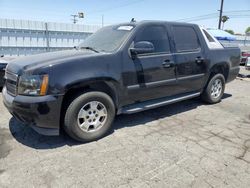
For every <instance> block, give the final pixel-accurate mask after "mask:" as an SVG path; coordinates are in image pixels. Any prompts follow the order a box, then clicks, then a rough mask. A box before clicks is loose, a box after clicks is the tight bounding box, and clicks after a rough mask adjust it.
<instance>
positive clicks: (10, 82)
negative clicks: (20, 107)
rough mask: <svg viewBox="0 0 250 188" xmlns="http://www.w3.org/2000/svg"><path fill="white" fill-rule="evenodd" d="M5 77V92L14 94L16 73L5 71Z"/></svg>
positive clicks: (15, 91)
mask: <svg viewBox="0 0 250 188" xmlns="http://www.w3.org/2000/svg"><path fill="white" fill-rule="evenodd" d="M5 79H6V89H7V92H8V93H9V94H10V95H12V96H16V95H17V80H18V75H16V74H14V73H11V72H8V71H6V72H5Z"/></svg>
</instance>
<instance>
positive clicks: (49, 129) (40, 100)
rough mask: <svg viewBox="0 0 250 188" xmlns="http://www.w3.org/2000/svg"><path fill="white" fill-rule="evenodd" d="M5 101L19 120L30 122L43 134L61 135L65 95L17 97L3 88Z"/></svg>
mask: <svg viewBox="0 0 250 188" xmlns="http://www.w3.org/2000/svg"><path fill="white" fill-rule="evenodd" d="M2 95H3V103H4V105H5V106H6V107H7V109H8V110H9V112H10V113H11V114H12V115H13V116H14V117H15V118H16V119H18V120H19V121H21V122H23V123H25V124H28V125H29V126H31V127H32V128H33V129H34V130H35V131H36V132H38V133H39V134H42V135H59V130H60V112H61V104H62V99H63V96H61V95H60V96H53V95H46V96H39V97H32V96H21V95H17V96H15V97H13V96H11V95H10V94H8V93H7V90H6V88H5V87H4V88H3V90H2Z"/></svg>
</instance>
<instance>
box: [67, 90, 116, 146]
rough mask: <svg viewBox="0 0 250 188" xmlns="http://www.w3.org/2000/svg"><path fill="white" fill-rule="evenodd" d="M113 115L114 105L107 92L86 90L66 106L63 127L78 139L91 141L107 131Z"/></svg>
mask: <svg viewBox="0 0 250 188" xmlns="http://www.w3.org/2000/svg"><path fill="white" fill-rule="evenodd" d="M114 116H115V106H114V103H113V101H112V99H111V98H110V97H109V96H108V95H107V94H105V93H103V92H87V93H84V94H82V95H80V96H78V97H76V98H75V99H74V100H73V101H72V102H71V103H70V105H69V106H68V108H67V110H66V113H65V118H64V128H65V130H66V132H67V133H68V134H69V135H70V136H71V137H72V138H74V139H76V140H78V141H82V142H88V141H93V140H97V139H99V138H101V137H103V136H104V135H105V134H106V133H107V132H108V130H109V129H110V127H111V125H112V122H113V119H114Z"/></svg>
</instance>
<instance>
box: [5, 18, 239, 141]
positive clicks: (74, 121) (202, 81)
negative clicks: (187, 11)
mask: <svg viewBox="0 0 250 188" xmlns="http://www.w3.org/2000/svg"><path fill="white" fill-rule="evenodd" d="M240 56H241V54H240V49H239V48H224V47H223V46H222V45H221V44H220V43H219V42H218V41H217V40H216V39H215V38H214V37H213V36H211V35H210V34H209V33H208V32H207V31H206V30H205V29H203V28H201V27H199V26H197V25H195V24H186V23H175V22H165V21H142V22H131V23H124V24H119V25H112V26H107V27H104V28H102V29H100V30H99V31H97V32H96V33H94V34H93V35H91V36H90V37H89V38H87V39H86V40H85V41H84V42H83V43H82V44H80V45H79V46H78V47H77V48H75V49H72V50H67V51H59V52H51V53H45V54H40V55H34V56H29V57H25V58H20V59H18V60H15V61H13V62H10V63H9V64H8V66H7V69H6V74H5V77H6V84H5V87H4V88H3V101H4V104H5V106H6V107H7V108H8V110H9V112H10V113H11V114H12V115H13V116H14V117H15V118H17V119H18V120H20V121H22V122H25V123H26V124H29V125H30V126H31V127H33V128H34V129H35V130H36V131H37V132H39V133H40V134H44V135H58V134H59V132H60V131H59V130H60V127H63V128H64V129H65V130H66V132H67V133H68V134H69V135H70V136H71V137H73V138H74V139H77V140H80V141H92V140H96V139H99V138H101V137H103V136H104V135H105V134H107V132H108V130H109V129H110V127H111V125H112V122H113V120H114V117H115V115H117V114H130V113H135V112H140V111H143V110H147V109H152V108H155V107H159V106H163V105H167V104H170V103H174V102H178V101H182V100H185V99H190V98H193V97H198V96H201V98H202V99H203V100H204V101H205V102H207V103H217V102H219V101H220V100H221V98H222V95H223V93H224V89H225V84H226V83H227V82H230V81H232V80H233V79H235V78H236V76H237V74H238V72H239V63H240Z"/></svg>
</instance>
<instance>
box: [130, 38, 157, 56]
mask: <svg viewBox="0 0 250 188" xmlns="http://www.w3.org/2000/svg"><path fill="white" fill-rule="evenodd" d="M154 50H155V48H154V45H153V44H152V43H151V42H148V41H140V42H137V43H135V45H134V48H130V53H131V56H132V59H135V57H136V56H137V55H138V54H145V53H152V52H154Z"/></svg>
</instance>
